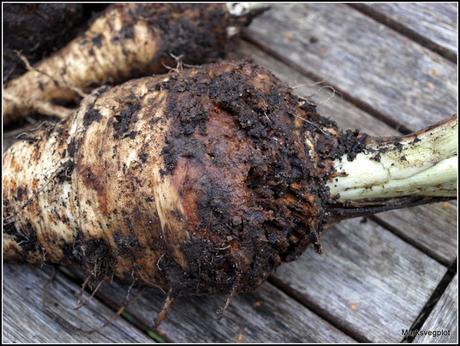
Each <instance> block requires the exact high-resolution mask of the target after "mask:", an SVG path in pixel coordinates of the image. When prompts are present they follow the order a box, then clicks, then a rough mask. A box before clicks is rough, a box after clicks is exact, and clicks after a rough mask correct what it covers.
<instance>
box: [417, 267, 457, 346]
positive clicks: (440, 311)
mask: <svg viewBox="0 0 460 346" xmlns="http://www.w3.org/2000/svg"><path fill="white" fill-rule="evenodd" d="M457 307H458V276H457V275H455V277H454V278H453V279H452V281H451V282H450V284H449V286H447V289H446V291H445V292H444V293H443V295H442V296H441V298H440V299H439V301H438V302H437V303H436V306H435V307H434V309H433V311H432V312H431V314H430V316H428V318H427V320H426V321H425V323H424V324H423V327H422V328H420V331H422V333H423V331H425V332H428V331H435V332H436V331H437V332H438V333H439V332H441V335H439V336H435V335H433V334H432V335H428V334H427V335H422V334H419V335H417V336H416V337H415V339H414V342H415V343H423V344H426V343H454V344H455V343H457V341H458V330H457V325H458V320H457V311H458V310H457ZM443 331H444V332H443Z"/></svg>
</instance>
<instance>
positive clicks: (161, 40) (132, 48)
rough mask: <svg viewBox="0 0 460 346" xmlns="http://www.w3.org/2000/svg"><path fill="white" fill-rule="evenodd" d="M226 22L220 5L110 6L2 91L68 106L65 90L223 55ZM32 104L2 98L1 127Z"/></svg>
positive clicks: (68, 94) (72, 94)
mask: <svg viewBox="0 0 460 346" xmlns="http://www.w3.org/2000/svg"><path fill="white" fill-rule="evenodd" d="M230 24H232V25H233V24H235V23H231V21H230V18H229V14H228V11H227V10H226V7H225V4H143V3H141V4H114V5H112V6H110V7H109V8H107V10H106V11H105V12H104V14H102V15H101V16H100V17H98V18H97V19H96V20H95V21H94V22H93V23H92V25H91V26H90V27H89V29H88V30H87V31H86V32H85V33H83V34H82V35H81V36H79V37H77V38H76V39H74V40H73V41H71V42H70V43H69V44H68V45H67V46H66V47H64V48H63V49H61V50H60V51H58V52H56V53H55V54H54V55H52V56H51V57H49V58H47V59H45V60H43V61H42V62H41V63H39V64H38V65H37V66H36V69H37V70H38V71H40V72H38V71H29V72H27V73H25V74H24V75H22V76H21V77H19V78H17V79H15V80H12V81H11V82H9V83H8V85H7V86H6V88H5V91H6V93H7V94H10V95H12V96H16V97H19V98H20V99H23V98H27V99H28V100H34V99H37V100H41V101H54V100H59V101H60V102H62V101H66V102H69V101H74V100H76V99H78V95H77V94H76V93H75V91H74V90H72V88H70V87H69V86H72V87H76V88H80V89H82V90H89V89H92V88H94V87H95V86H98V85H102V84H110V83H114V82H120V81H123V80H127V79H130V78H133V77H138V76H145V75H148V74H151V73H159V72H164V71H165V70H166V68H165V67H164V65H168V66H173V67H174V66H175V65H176V62H175V61H174V59H173V58H172V57H171V54H173V55H175V56H180V55H182V56H183V62H185V63H188V64H203V63H206V62H211V61H216V60H217V59H218V58H222V57H223V56H224V53H225V45H226V42H227V32H226V30H227V27H228V26H229V25H230ZM237 24H239V25H244V24H247V22H241V23H237ZM49 76H51V77H52V78H50V77H49ZM74 89H75V88H74ZM31 103H32V102H23V103H17V102H13V101H12V100H11V99H9V98H4V100H3V107H4V109H3V121H4V124H7V123H9V122H11V121H13V120H15V119H17V118H19V117H23V116H25V115H28V114H31V113H33V111H34V110H33V109H32V108H31V106H30V104H31Z"/></svg>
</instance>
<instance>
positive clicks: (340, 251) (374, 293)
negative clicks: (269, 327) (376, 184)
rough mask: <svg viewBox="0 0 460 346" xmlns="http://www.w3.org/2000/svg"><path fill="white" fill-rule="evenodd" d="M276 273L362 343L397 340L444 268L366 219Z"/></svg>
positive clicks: (342, 227) (343, 227)
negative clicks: (319, 250)
mask: <svg viewBox="0 0 460 346" xmlns="http://www.w3.org/2000/svg"><path fill="white" fill-rule="evenodd" d="M322 245H323V248H324V254H323V255H322V256H320V255H317V254H316V253H314V251H312V250H311V249H310V251H307V252H306V253H304V254H303V255H302V256H301V258H300V259H298V260H297V261H295V262H293V263H287V264H284V265H283V266H282V267H281V268H279V270H278V271H277V273H276V274H275V281H277V282H280V283H282V285H284V286H285V289H286V290H288V291H291V292H292V294H294V295H295V296H296V297H297V298H298V299H299V300H301V301H303V302H304V303H305V304H307V306H312V307H314V309H315V310H318V311H321V312H322V313H323V314H324V315H327V316H331V318H335V319H337V322H336V325H339V326H340V327H341V328H344V329H346V330H350V331H352V332H353V333H355V334H356V335H357V336H358V337H360V338H361V339H363V340H368V341H372V342H398V341H400V340H402V336H401V329H405V328H410V326H411V325H412V322H413V321H414V320H415V318H416V317H417V316H418V314H419V313H420V311H421V309H422V308H423V306H424V305H425V303H426V302H427V300H428V299H429V297H430V295H431V293H432V292H433V290H434V289H435V288H436V286H437V284H438V282H439V281H440V280H441V278H442V276H443V274H444V273H445V272H446V270H447V269H446V267H444V266H442V265H441V264H439V263H437V262H436V261H434V260H433V259H431V258H429V257H428V256H426V255H424V254H423V253H421V252H420V251H419V250H417V249H415V248H414V247H412V246H410V245H408V244H407V243H405V242H403V241H402V240H400V239H399V238H397V237H396V236H394V235H393V234H391V233H390V232H387V231H385V229H383V228H381V227H380V226H378V225H377V224H375V223H373V222H372V221H370V220H368V221H367V222H366V223H360V221H359V220H358V219H353V220H349V221H345V222H342V223H341V224H339V225H338V226H336V227H334V228H333V229H331V230H330V231H328V232H326V233H325V234H324V235H323V237H322Z"/></svg>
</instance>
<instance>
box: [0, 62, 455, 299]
mask: <svg viewBox="0 0 460 346" xmlns="http://www.w3.org/2000/svg"><path fill="white" fill-rule="evenodd" d="M446 124H448V126H446ZM446 124H444V125H441V126H440V127H437V128H435V129H430V130H428V131H426V133H425V134H421V133H420V134H415V135H413V137H411V138H410V140H408V138H407V137H401V138H392V139H384V140H382V139H378V138H371V137H368V136H366V135H365V134H362V133H359V132H350V131H346V132H343V131H340V130H339V129H338V128H337V126H336V125H335V123H334V122H332V121H329V120H327V119H325V118H322V117H321V116H319V115H318V114H317V113H316V109H315V107H314V106H312V105H311V104H309V103H306V102H305V101H303V100H302V99H300V98H297V97H296V96H295V95H293V94H292V92H291V89H289V88H288V87H287V86H286V85H284V84H283V83H281V82H280V81H279V80H278V79H277V78H275V77H274V76H273V75H272V74H271V73H270V72H268V71H267V70H265V69H263V68H260V67H258V66H256V65H254V64H252V63H250V62H228V63H221V64H212V65H206V66H203V67H200V68H192V69H187V70H184V71H179V72H174V73H170V74H168V75H166V76H157V77H145V78H141V79H138V80H133V81H130V82H127V83H125V84H122V85H120V86H117V87H114V88H112V89H107V88H105V89H99V90H96V91H95V92H93V93H92V94H91V95H90V96H88V97H86V98H85V99H83V101H82V103H81V107H80V109H79V110H78V111H77V112H75V114H73V115H72V116H70V117H69V118H67V119H66V120H65V121H63V122H60V123H58V124H55V125H50V126H48V127H46V128H41V129H40V130H37V131H36V132H35V133H31V134H30V135H29V136H27V137H23V138H24V139H23V140H21V141H19V142H17V143H15V144H14V145H13V146H12V147H11V148H10V149H9V150H8V151H6V152H5V154H4V155H3V169H4V174H3V180H2V186H3V201H4V215H3V216H4V231H3V232H4V233H3V236H4V247H3V255H4V258H5V259H7V260H25V261H27V262H31V263H41V262H42V261H45V262H51V263H60V264H71V263H73V264H79V265H81V266H83V268H84V269H85V270H86V272H87V273H88V275H90V276H92V277H93V279H94V280H101V279H104V278H108V277H111V276H112V275H115V276H117V277H119V278H125V279H128V280H132V279H133V278H135V279H136V280H137V281H136V282H138V283H141V284H144V285H150V286H159V287H162V288H163V289H165V290H167V291H169V292H173V293H174V294H204V293H214V292H227V293H229V292H232V293H234V292H241V291H249V290H252V289H254V288H255V287H257V286H258V285H260V284H261V283H262V282H263V281H264V280H265V279H266V278H267V276H268V275H269V274H270V273H272V272H273V270H274V269H275V268H276V267H277V266H279V265H280V264H281V263H282V262H283V261H290V260H293V259H295V258H296V257H298V256H299V255H300V254H301V253H302V252H303V251H304V250H305V248H306V247H307V245H308V244H313V245H315V247H316V248H317V250H320V240H319V238H320V235H321V232H322V231H323V229H324V228H325V227H326V226H327V225H330V224H331V223H334V222H337V221H338V220H340V219H343V218H346V217H352V216H356V215H358V214H368V213H372V212H375V211H381V210H386V209H391V208H395V207H403V206H408V205H414V204H418V203H425V202H430V201H431V202H432V201H439V200H445V199H449V198H453V197H454V192H455V191H456V187H455V184H454V181H455V177H454V176H453V175H452V174H450V173H452V171H451V170H452V169H453V168H452V167H450V168H449V170H448V173H449V174H450V175H448V176H446V179H447V180H448V181H447V182H446V181H445V180H446V179H444V178H443V172H442V171H441V170H439V171H438V172H437V175H438V178H436V177H434V178H433V179H431V180H430V182H429V183H430V184H431V189H430V191H431V192H433V191H434V190H436V189H438V190H439V191H438V192H439V193H436V194H434V193H429V194H421V195H417V194H414V192H413V191H412V190H410V189H409V190H405V191H404V190H402V191H399V190H397V189H396V190H395V189H393V188H392V189H391V193H390V194H385V193H381V194H380V195H375V194H370V195H359V194H358V195H356V194H355V193H353V194H352V195H348V194H346V193H345V192H346V191H348V190H350V189H351V191H354V190H356V189H357V188H360V187H361V185H360V184H358V185H356V181H358V180H359V179H353V176H354V175H356V176H358V177H361V176H362V175H363V171H360V170H359V166H358V167H356V166H353V162H354V160H356V162H362V160H363V159H362V158H361V156H362V155H364V156H366V157H369V155H372V158H373V159H374V160H376V161H375V162H378V160H379V159H378V158H377V156H378V154H380V155H381V157H382V158H384V159H385V165H387V164H389V165H390V166H391V163H390V160H392V159H393V160H399V161H401V159H402V158H401V157H399V156H394V154H395V152H397V151H395V150H393V148H394V147H400V146H402V149H401V151H400V152H401V153H402V154H407V155H409V152H412V151H411V150H413V149H414V150H415V151H413V152H412V154H414V153H415V154H414V155H415V156H416V151H417V148H422V147H423V148H429V147H432V148H434V149H435V150H436V152H437V153H438V154H439V155H438V156H437V157H436V158H435V160H431V161H430V160H428V161H429V164H428V165H418V164H417V167H418V168H416V169H415V170H412V171H410V170H408V167H407V166H404V167H403V168H402V169H403V170H404V172H402V175H401V177H403V178H407V177H408V176H411V175H414V174H415V175H416V174H418V173H420V172H421V171H423V170H426V169H427V168H428V167H429V166H435V165H436V162H441V161H443V160H452V159H456V155H457V149H456V147H455V148H454V147H452V148H451V147H449V148H448V149H446V150H444V151H442V150H438V149H439V148H438V147H437V145H438V144H439V140H440V139H442V138H447V137H449V136H451V135H452V134H455V131H457V120H456V118H452V119H451V120H450V121H449V122H448V123H446ZM430 132H431V133H433V132H435V133H436V134H437V135H436V136H435V137H436V138H437V139H434V138H435V137H433V136H429V133H430ZM441 133H443V134H444V136H441V135H439V134H441ZM427 134H428V135H427ZM449 138H450V137H449ZM433 139H434V140H433ZM448 141H449V140H448ZM383 142H384V143H387V144H388V143H391V145H389V144H388V145H383ZM411 142H414V143H415V144H414V145H415V146H412V144H410V143H411ZM376 143H380V146H378V145H376ZM422 144H424V145H422ZM436 148H437V149H436ZM398 150H399V149H398ZM390 153H391V154H390ZM412 154H411V155H412ZM392 155H393V156H392ZM415 156H411V157H409V156H408V157H407V159H408V162H411V161H410V160H412V158H413V157H415ZM420 157H421V158H422V157H423V156H420ZM435 161H436V162H435ZM378 165H380V164H378ZM420 167H423V168H420ZM363 169H365V168H363ZM397 169H399V168H398V167H395V170H394V171H391V174H390V178H395V177H397V176H398V171H397ZM409 171H410V174H409V175H408V174H406V173H407V172H409ZM364 175H367V176H369V177H370V176H372V175H373V171H366V172H364ZM454 175H456V170H455V174H454ZM345 179H348V180H345ZM437 180H438V181H437ZM441 180H442V181H443V183H442V186H438V185H439V184H438V182H439V181H441ZM383 181H384V180H383ZM383 181H382V182H383ZM372 183H373V184H374V183H375V184H381V181H380V180H376V181H375V182H374V181H373V182H372ZM379 186H380V185H379ZM379 188H382V189H383V192H385V191H386V190H385V185H382V186H380V187H379ZM379 191H380V192H382V190H379ZM398 191H399V193H398ZM342 193H343V194H344V197H341V194H342ZM356 196H357V197H356ZM360 196H362V197H363V198H360ZM355 197H356V198H355Z"/></svg>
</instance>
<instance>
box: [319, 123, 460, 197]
mask: <svg viewBox="0 0 460 346" xmlns="http://www.w3.org/2000/svg"><path fill="white" fill-rule="evenodd" d="M457 138H458V121H457V116H454V117H452V118H450V119H449V120H448V121H445V122H443V123H441V124H439V125H436V126H432V127H429V128H427V129H424V130H422V131H419V132H417V133H415V134H412V135H408V136H403V137H401V138H400V140H399V141H396V142H395V141H394V140H387V141H384V142H383V143H381V144H378V143H375V144H371V146H370V149H371V150H368V151H366V152H364V153H359V154H358V155H357V156H356V158H354V159H353V160H349V159H348V158H347V155H344V156H343V157H342V158H340V159H338V160H336V161H335V162H334V165H335V167H336V170H337V172H338V176H337V177H335V178H334V179H333V180H331V181H330V182H329V184H328V186H329V188H330V192H331V195H332V197H335V198H338V201H339V202H347V201H360V200H378V199H386V198H394V197H404V196H420V197H456V196H457V165H458V159H457V147H458V142H457ZM377 155H378V156H377Z"/></svg>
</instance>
